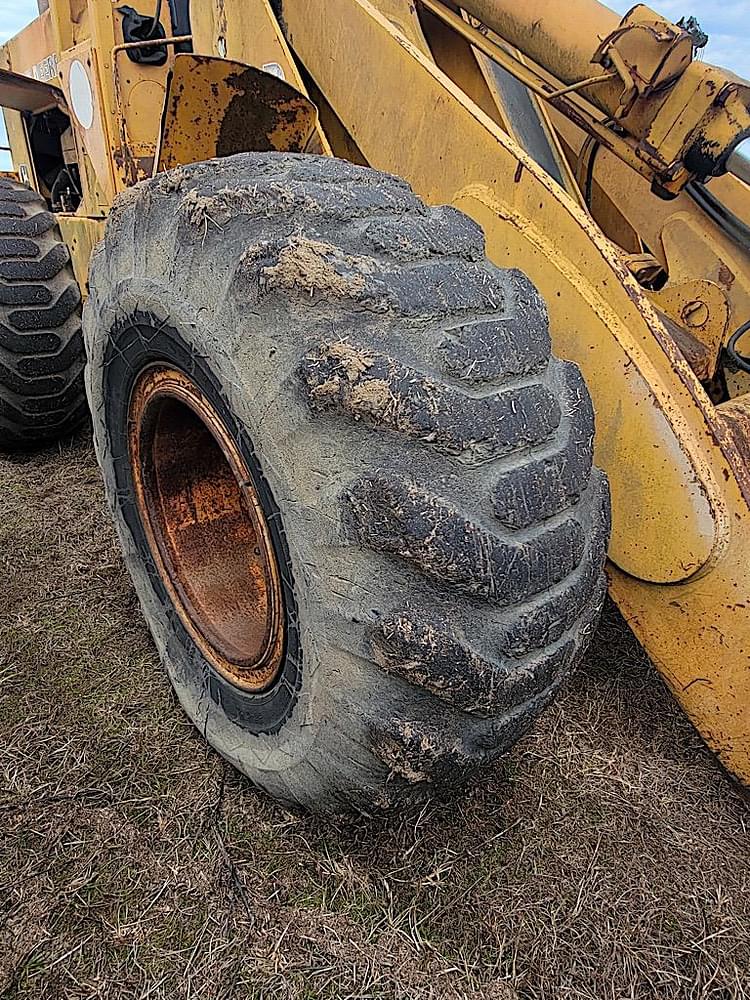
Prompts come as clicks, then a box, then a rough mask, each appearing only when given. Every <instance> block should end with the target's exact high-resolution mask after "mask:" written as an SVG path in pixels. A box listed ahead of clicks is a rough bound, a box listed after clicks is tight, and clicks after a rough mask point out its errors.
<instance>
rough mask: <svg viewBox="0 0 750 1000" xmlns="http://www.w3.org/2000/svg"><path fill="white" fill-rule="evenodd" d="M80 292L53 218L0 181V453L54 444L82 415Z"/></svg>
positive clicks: (15, 186)
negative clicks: (50, 442)
mask: <svg viewBox="0 0 750 1000" xmlns="http://www.w3.org/2000/svg"><path fill="white" fill-rule="evenodd" d="M84 364H85V356H84V349H83V338H82V334H81V293H80V290H79V288H78V284H77V282H76V280H75V276H74V274H73V269H72V267H71V265H70V254H69V252H68V248H67V246H66V245H65V243H63V241H62V239H61V237H60V232H59V230H58V227H57V224H56V222H55V217H54V215H53V214H52V213H51V212H49V211H48V210H47V205H46V202H45V201H44V200H43V199H42V198H41V197H40V196H39V195H38V194H37V193H36V191H33V190H32V189H31V188H29V187H27V186H26V185H25V184H21V183H19V182H17V181H13V180H8V179H4V178H0V450H2V451H16V450H20V449H24V448H32V447H35V446H37V445H41V444H44V443H46V442H48V441H53V440H56V439H57V438H60V437H63V436H64V435H66V434H69V433H71V432H72V431H74V430H75V429H76V428H77V427H79V426H80V425H81V424H82V423H83V422H84V421H85V420H86V416H87V412H88V410H87V406H86V396H85V389H84V384H83V369H84Z"/></svg>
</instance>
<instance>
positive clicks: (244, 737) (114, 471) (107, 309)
mask: <svg viewBox="0 0 750 1000" xmlns="http://www.w3.org/2000/svg"><path fill="white" fill-rule="evenodd" d="M146 305H147V307H148V310H149V313H150V315H151V316H152V317H153V319H154V320H156V321H158V323H159V325H160V326H162V327H163V332H164V331H167V330H169V331H173V335H172V333H171V332H170V339H172V340H173V343H174V345H175V347H176V348H177V350H176V351H175V353H174V354H173V355H172V356H171V357H170V356H168V352H166V351H163V347H160V346H159V345H157V346H156V352H155V353H162V352H163V355H162V356H163V360H164V361H165V362H167V363H175V362H177V363H179V364H180V367H182V368H186V367H187V366H186V365H185V364H184V360H183V359H182V358H180V357H179V355H180V354H182V353H183V352H184V355H186V356H190V355H192V359H193V365H194V367H193V369H192V371H187V374H189V375H191V377H193V378H194V379H195V380H196V381H197V383H198V385H199V387H200V388H202V389H203V390H204V391H205V389H206V387H207V380H210V381H212V382H213V383H214V389H213V392H212V393H211V394H212V395H213V396H214V399H213V401H214V402H219V404H220V406H221V407H222V408H224V407H225V408H226V410H227V411H228V412H229V413H230V414H232V415H233V416H234V418H235V420H236V421H237V424H238V425H239V427H240V429H241V433H242V437H243V438H245V441H244V442H242V444H241V446H243V445H244V446H245V447H246V445H247V441H248V439H249V442H252V447H253V450H254V458H255V460H256V461H257V462H258V464H259V465H260V466H261V468H262V474H263V476H264V478H265V480H266V482H267V484H268V486H269V488H270V491H271V494H272V495H273V496H274V497H284V496H287V495H288V492H289V484H288V482H287V481H286V478H285V477H283V474H282V473H281V472H280V470H281V469H283V467H284V463H282V462H273V461H271V462H267V461H264V457H265V456H266V455H267V452H268V449H267V448H264V446H263V445H264V436H263V434H262V429H260V428H259V426H258V425H259V423H261V421H260V420H259V415H258V413H256V412H255V411H254V409H253V407H252V406H251V405H250V400H249V399H248V395H247V393H244V392H242V391H240V387H241V385H242V379H241V376H240V373H239V372H238V371H237V369H236V368H235V366H234V365H233V363H232V360H231V357H230V355H229V353H228V352H217V351H216V350H215V344H216V341H217V336H216V332H215V331H214V332H213V333H212V332H211V331H210V330H209V329H208V328H207V327H206V325H205V323H204V322H203V318H204V317H201V316H200V315H199V310H196V309H195V308H193V307H192V306H191V305H190V304H188V303H186V302H184V301H181V300H177V299H176V298H175V296H174V295H173V294H172V293H171V292H170V291H169V290H168V289H167V288H165V287H164V286H163V285H161V284H160V283H159V284H157V283H155V282H152V281H147V280H139V279H133V280H130V281H128V282H122V283H120V284H119V285H117V286H116V287H115V288H114V289H113V290H112V292H111V294H110V296H109V298H108V300H107V301H106V302H104V303H99V304H98V307H97V312H98V316H97V317H96V320H95V319H94V316H93V312H94V310H93V309H90V308H88V307H87V308H86V309H85V310H84V329H85V333H86V342H87V348H88V351H89V364H88V365H87V377H86V382H87V392H88V395H89V403H90V406H91V411H92V414H93V415H94V443H95V448H96V452H97V457H98V459H99V463H100V467H101V469H102V473H103V475H104V477H105V480H106V483H107V491H106V492H107V495H108V497H109V499H110V506H111V509H112V513H113V516H114V520H115V523H116V527H117V531H118V535H119V537H120V541H121V544H122V549H123V553H124V556H125V562H126V565H127V567H128V569H129V571H130V573H131V576H132V579H133V582H134V586H135V589H136V593H137V595H138V598H139V601H140V603H141V605H142V607H143V609H144V612H145V614H146V617H147V619H148V621H149V624H150V626H151V630H152V633H153V636H154V640H155V642H156V645H157V648H158V651H159V653H160V656H161V658H162V661H163V663H164V664H165V666H166V669H167V672H168V674H169V677H170V680H171V682H172V684H173V686H174V688H175V691H176V693H177V696H178V699H179V701H180V703H181V705H182V706H183V708H184V709H185V711H186V712H187V714H188V715H189V716H190V718H191V720H192V721H193V722H194V724H195V725H196V727H197V728H198V729H199V730H200V731H201V732H202V733H204V735H205V737H206V739H207V740H208V741H209V742H210V743H211V744H212V745H213V746H214V747H215V748H216V749H218V750H219V751H220V752H221V753H222V754H223V755H224V756H225V757H227V758H228V759H229V760H230V761H231V762H232V763H233V764H234V765H235V766H237V767H239V768H240V769H241V770H243V771H244V772H245V773H253V772H255V771H257V772H261V773H264V774H265V776H266V777H267V778H268V779H269V780H271V777H272V775H273V774H275V773H279V772H284V771H288V770H289V769H293V768H294V767H295V766H296V765H298V764H300V763H302V762H303V761H304V760H305V758H307V757H308V756H309V754H310V752H311V749H312V746H313V744H314V743H315V741H316V739H317V738H318V736H319V734H320V731H321V722H322V721H323V720H324V715H325V710H324V706H323V704H322V700H323V699H322V698H321V694H322V691H321V684H320V675H321V671H320V670H319V668H320V665H321V658H320V650H319V649H318V646H317V643H316V642H315V640H314V634H315V629H314V627H313V624H312V621H311V618H313V617H314V615H313V612H314V608H315V602H316V601H317V602H319V600H320V598H319V597H317V596H315V595H314V594H311V593H310V580H309V578H308V576H307V574H306V573H305V565H306V558H305V553H304V551H301V550H300V546H299V544H298V543H299V540H298V538H297V537H296V534H295V532H294V531H291V532H289V531H287V532H286V533H285V538H286V545H287V547H288V552H289V558H290V562H291V566H292V567H293V573H294V579H293V587H294V595H295V598H296V607H295V608H294V609H293V615H294V618H296V621H295V620H293V621H292V623H291V624H292V629H293V632H294V637H295V642H296V643H298V646H299V660H300V662H299V667H300V668H301V669H300V672H299V677H298V679H297V680H296V682H295V681H293V682H292V683H294V686H295V688H296V690H295V691H294V693H293V704H292V705H291V706H290V710H289V712H288V713H287V714H286V715H285V716H284V717H283V719H282V720H280V721H279V720H278V719H277V718H276V716H273V715H271V716H269V718H270V719H271V722H270V725H268V726H267V727H266V729H267V731H265V732H264V731H261V730H262V729H263V726H262V725H261V726H260V727H259V726H258V725H255V726H253V725H252V724H251V726H250V728H248V725H246V724H245V725H238V724H237V723H236V722H235V721H232V719H230V718H229V717H228V714H227V710H226V694H227V682H226V681H223V680H222V681H221V682H217V676H216V674H215V672H214V671H213V670H212V669H211V668H210V667H209V665H208V663H207V662H206V661H205V659H204V657H203V656H202V655H201V653H200V651H199V650H198V648H197V647H196V646H195V644H194V643H193V642H192V640H191V639H190V638H189V637H188V636H187V634H186V633H185V630H184V628H183V626H182V624H181V623H180V622H179V619H178V616H177V615H176V612H175V611H174V609H173V608H172V606H171V604H169V603H168V602H167V601H166V600H165V599H164V597H163V596H161V595H160V593H159V590H160V588H159V586H158V585H157V586H155V584H154V580H155V578H157V577H156V570H155V568H154V565H153V562H152V560H151V558H150V555H149V554H148V551H147V550H144V543H145V536H144V537H138V535H139V532H138V530H137V529H136V530H135V531H134V530H133V518H134V515H133V502H132V497H131V498H127V497H124V496H123V491H122V490H121V489H120V488H119V483H118V480H119V479H120V476H119V475H118V463H120V465H122V463H127V461H128V459H127V457H126V456H125V455H122V454H120V455H118V454H116V452H115V451H113V447H112V446H113V442H112V441H111V439H110V437H109V432H108V419H107V406H108V402H109V400H108V396H109V394H110V393H111V391H112V386H111V385H110V384H109V380H108V372H109V368H110V365H109V357H108V355H109V353H110V352H109V350H108V347H109V346H110V345H112V346H113V348H114V350H115V351H116V350H117V338H118V336H121V335H122V332H123V331H126V330H127V329H128V327H129V326H130V325H131V324H132V319H133V317H134V316H136V315H138V314H139V313H141V314H142V313H143V312H144V309H145V306H146ZM209 356H210V358H211V364H210V366H209V364H208V362H207V360H206V358H207V357H209ZM156 360H157V359H156V358H152V359H149V360H146V358H145V352H144V362H145V363H144V364H143V366H142V368H143V367H146V366H147V364H150V363H155V362H156ZM141 370H142V369H141ZM137 374H138V372H136V371H134V372H133V374H132V377H131V379H130V382H131V384H132V381H134V379H135V377H137ZM231 387H237V390H238V391H236V392H232V391H231ZM122 391H123V390H122V388H121V390H120V393H121V394H122ZM217 397H220V398H217ZM281 506H282V508H283V503H282V504H281ZM128 507H129V508H130V509H128ZM135 518H136V519H137V515H135ZM281 519H282V521H284V511H283V509H282V510H281ZM285 524H286V522H285ZM286 526H287V528H288V525H286ZM289 681H290V679H289V678H287V680H286V686H287V687H288V686H289ZM282 683H284V682H283V680H282ZM229 687H230V688H232V689H233V692H237V691H238V689H237V688H234V687H233V686H232V685H229ZM275 687H277V686H275ZM264 697H267V696H263V695H261V696H260V698H258V697H257V696H252V695H249V696H245V699H247V700H246V705H247V707H248V709H249V715H250V716H251V717H257V714H258V713H257V711H256V707H257V702H258V701H259V700H262V699H263V698H264ZM277 714H278V713H277ZM248 735H251V736H252V740H248ZM233 746H235V747H237V751H236V753H232V751H231V749H230V748H231V747H233ZM272 790H273V791H274V793H275V794H283V793H279V790H278V789H277V788H274V789H272Z"/></svg>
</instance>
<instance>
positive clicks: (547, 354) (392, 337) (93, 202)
mask: <svg viewBox="0 0 750 1000" xmlns="http://www.w3.org/2000/svg"><path fill="white" fill-rule="evenodd" d="M132 2H133V3H135V2H136V0H132ZM40 6H41V7H42V8H43V9H41V11H40V14H39V17H38V18H37V19H36V20H34V21H33V22H32V23H31V24H30V25H29V26H28V27H27V28H26V29H24V30H23V31H22V32H21V33H20V34H19V35H18V36H17V37H15V38H13V39H12V40H11V41H10V42H9V43H8V44H7V45H6V46H5V47H4V48H2V49H1V50H0V66H1V67H2V70H1V72H0V104H1V105H2V106H3V107H4V109H5V112H4V113H5V119H6V123H7V130H8V135H9V144H10V150H11V153H12V159H13V172H12V173H11V174H8V175H6V176H5V177H4V178H3V179H0V446H1V447H2V449H4V450H7V451H11V450H15V449H19V448H28V447H33V446H36V445H39V444H41V443H43V442H45V441H50V440H52V439H53V438H56V437H58V436H60V435H63V434H67V433H69V432H70V431H71V430H72V429H74V428H75V427H76V426H77V425H79V424H80V423H81V422H82V421H84V420H85V419H86V415H87V413H90V416H91V419H92V421H93V428H94V440H95V445H96V452H97V455H98V459H99V463H100V465H101V470H102V475H103V479H104V484H105V490H106V494H107V498H108V501H109V505H110V508H111V511H112V515H113V518H114V521H115V524H116V527H117V531H118V534H119V538H120V541H121V543H122V549H123V553H124V556H125V561H126V563H127V566H128V568H129V570H130V573H131V575H132V578H133V583H134V586H135V589H136V591H137V593H138V597H139V599H140V603H141V607H142V609H143V614H144V617H145V618H146V620H147V622H148V624H149V627H150V629H151V631H152V633H153V636H154V640H155V642H156V644H157V646H158V649H159V651H160V654H161V658H162V661H163V663H164V666H165V669H166V671H167V673H168V675H169V677H170V680H171V682H172V684H173V685H174V687H175V690H176V692H177V695H178V697H179V699H180V702H181V703H182V705H183V707H184V709H185V711H186V712H187V713H188V715H189V716H190V717H191V718H192V720H193V721H194V722H195V724H196V726H198V727H199V729H200V730H201V732H202V733H203V734H204V736H205V737H206V739H207V740H208V741H209V742H210V743H211V744H212V745H213V746H214V747H215V748H216V749H217V750H218V751H219V752H220V753H221V754H223V755H224V756H225V757H226V758H227V759H228V760H230V761H231V762H232V763H233V764H234V765H235V766H236V767H238V768H239V769H240V770H241V771H243V772H244V773H245V774H246V775H248V776H249V777H250V778H251V779H252V780H253V781H254V782H255V783H257V784H258V785H259V786H261V787H263V788H265V789H266V790H267V791H269V792H270V793H271V794H272V795H274V796H276V797H278V798H279V799H281V800H283V801H286V802H290V803H296V804H300V805H303V806H306V807H311V808H320V809H327V810H336V809H340V808H345V807H353V808H357V809H364V810H372V809H379V808H386V807H399V806H401V805H404V804H407V803H408V802H409V801H410V800H414V799H418V798H420V797H421V796H423V795H424V794H425V793H426V792H428V791H429V790H430V789H432V788H433V787H436V786H449V787H450V786H453V785H457V784H459V783H460V782H461V781H462V780H464V779H466V778H467V777H470V776H471V775H472V774H473V773H474V772H475V771H476V770H477V769H478V768H479V767H480V766H481V765H484V764H486V763H487V762H489V761H492V760H493V759H494V758H495V757H497V756H498V755H499V754H501V753H502V752H503V751H505V750H506V749H507V748H508V747H509V746H511V745H512V744H513V743H514V742H515V741H516V740H517V739H518V738H519V737H520V736H521V735H522V734H523V733H524V732H525V731H526V730H527V729H528V728H529V726H531V725H532V723H533V721H534V719H535V718H536V717H537V716H538V714H539V713H540V712H541V711H542V710H543V708H544V707H545V706H546V705H547V704H548V703H549V702H550V701H551V700H552V699H553V698H554V696H555V693H556V692H557V691H558V689H559V688H560V686H561V684H563V683H564V681H565V679H566V677H567V676H568V675H569V674H570V672H571V670H572V669H573V667H574V665H575V663H576V661H577V659H578V658H579V657H580V656H581V654H582V651H583V650H584V649H585V647H586V644H587V642H588V640H589V638H590V637H591V635H592V632H593V631H594V629H595V627H596V623H597V618H598V615H599V611H600V607H601V604H602V601H603V599H604V595H605V590H606V586H607V583H608V586H609V591H610V593H611V595H612V597H613V598H614V600H615V601H616V602H617V604H618V605H619V607H620V609H621V610H622V612H623V614H624V615H625V617H626V619H627V621H628V622H629V624H630V625H631V627H632V628H633V630H634V631H635V633H636V635H637V636H638V638H639V639H640V641H641V642H642V644H643V645H644V647H645V648H646V650H647V651H648V653H649V654H650V656H651V658H652V660H653V662H654V663H655V665H656V666H657V668H658V669H659V670H660V671H661V672H662V673H663V675H664V677H665V679H666V681H667V683H668V684H669V686H670V687H671V689H672V690H673V692H674V694H675V696H676V697H677V698H678V699H679V701H680V703H681V705H682V706H683V708H684V710H685V711H686V712H687V714H688V715H689V716H690V718H691V719H692V720H693V722H694V724H695V725H696V726H697V728H698V729H699V730H700V732H701V734H702V735H703V737H704V739H705V741H706V743H707V744H708V746H709V747H710V748H711V750H712V751H713V752H714V753H715V754H716V756H717V757H718V758H719V760H720V761H721V762H722V763H723V765H724V766H725V768H726V769H727V770H728V771H729V772H730V773H731V774H732V775H734V776H735V777H736V778H737V779H739V781H740V782H744V783H748V782H750V582H749V577H748V565H750V508H749V504H750V402H749V400H750V396H748V390H750V333H748V330H750V187H749V186H748V182H749V181H750V155H749V154H748V146H749V145H750V138H749V137H750V84H748V83H746V82H745V81H743V80H740V79H738V78H736V77H735V76H733V75H732V74H731V73H728V72H727V71H726V70H723V69H719V68H716V67H713V66H711V65H709V64H708V63H706V62H705V61H703V60H702V59H700V58H698V55H699V53H700V50H701V48H702V46H703V45H704V44H705V41H706V38H705V35H704V34H703V33H702V31H701V29H700V26H699V24H698V23H697V22H696V21H695V19H693V18H686V19H683V21H681V22H680V23H679V24H673V23H671V22H669V21H668V20H666V19H665V18H663V17H662V16H660V15H659V14H658V13H657V12H656V11H654V10H651V9H650V8H648V7H645V6H643V5H637V6H635V7H633V8H632V10H630V11H629V13H628V14H626V15H625V16H624V17H620V16H619V15H617V14H615V13H613V12H612V11H610V10H609V9H608V8H606V7H604V6H602V5H601V4H599V3H597V2H595V0H566V2H565V3H564V4H563V3H558V2H552V0H525V2H524V3H522V4H519V3H517V2H515V0H466V2H465V3H463V5H460V6H459V5H457V4H455V3H451V2H445V0H416V2H409V0H325V2H323V0H276V2H270V3H269V2H268V0H201V2H200V3H199V2H197V0H193V2H190V0H164V2H154V0H143V2H142V3H141V4H140V5H138V6H137V7H136V6H131V5H128V4H122V3H113V2H111V0H49V6H47V4H46V3H42V4H41V5H40ZM686 13H689V11H688V12H686ZM82 302H83V308H81V303H82ZM610 491H611V518H610ZM610 522H611V523H610ZM610 527H611V533H610ZM605 554H606V557H607V561H606V566H605Z"/></svg>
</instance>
